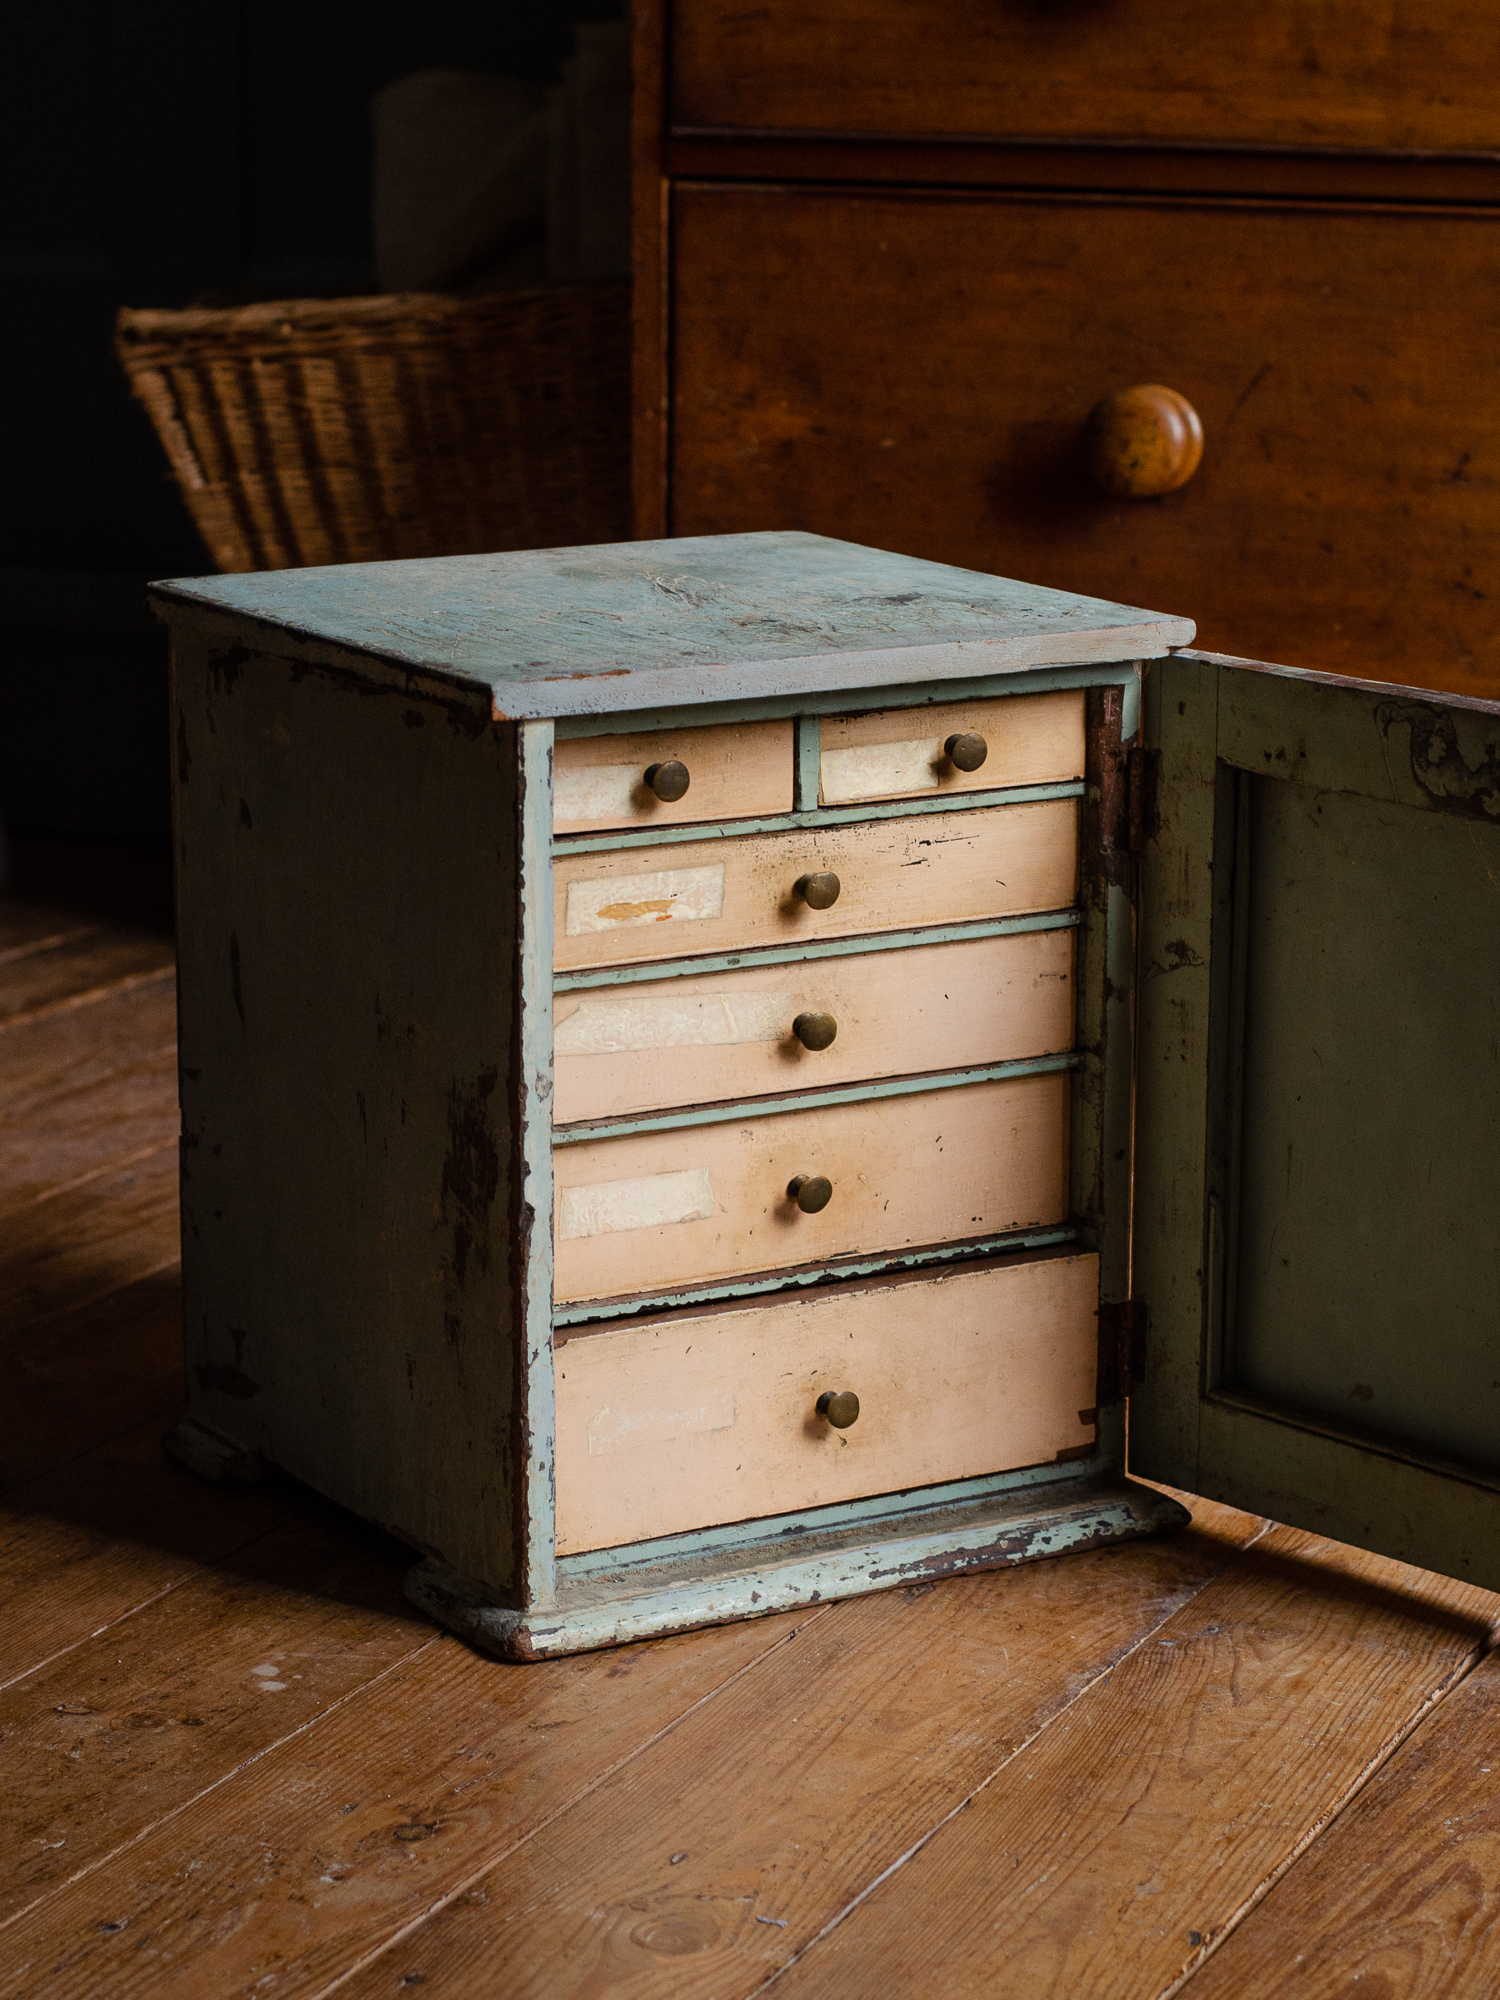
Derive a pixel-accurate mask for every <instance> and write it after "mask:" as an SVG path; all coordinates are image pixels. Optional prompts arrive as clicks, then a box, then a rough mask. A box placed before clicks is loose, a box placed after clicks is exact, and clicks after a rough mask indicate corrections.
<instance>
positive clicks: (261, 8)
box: [0, 0, 621, 890]
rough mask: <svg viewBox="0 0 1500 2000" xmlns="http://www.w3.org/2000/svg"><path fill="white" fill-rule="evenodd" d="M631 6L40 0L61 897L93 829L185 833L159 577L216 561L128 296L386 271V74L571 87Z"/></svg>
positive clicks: (13, 435)
mask: <svg viewBox="0 0 1500 2000" xmlns="http://www.w3.org/2000/svg"><path fill="white" fill-rule="evenodd" d="M620 11H621V8H620V6H619V4H617V0H301V4H296V5H294V4H292V0H155V4H151V0H49V4H48V5H47V6H45V7H33V8H28V9H24V10H22V11H21V13H20V14H18V16H17V17H16V19H15V20H14V22H13V25H12V28H11V30H10V34H9V37H8V45H9V47H10V49H11V51H12V54H11V60H10V77H11V84H10V88H9V90H8V92H7V98H8V102H7V106H6V116H5V118H4V119H3V120H0V188H3V201H0V285H3V300H4V312H3V321H0V324H3V327H4V341H5V357H4V359H5V365H4V370H3V376H0V379H3V382H4V385H5V387H4V401H5V409H4V442H5V448H4V455H3V464H4V468H5V477H4V481H3V494H0V506H3V509H4V540H3V544H0V564H3V567H0V822H3V823H4V826H5V827H6V828H7V829H8V831H9V833H10V836H11V852H12V861H13V875H14V879H15V885H16V886H17V887H33V888H41V889H43V890H45V889H46V888H47V887H48V886H49V883H48V881H47V880H45V879H43V878H46V877H48V876H49V875H58V876H59V878H61V876H63V875H66V874H67V873H68V867H67V850H69V849H76V848H77V846H78V844H79V843H80V842H88V843H91V844H94V843H100V842H105V843H108V844H109V845H110V847H111V848H113V849H116V850H124V849H135V850H137V851H138V853H139V854H140V855H141V857H142V859H143V861H144V859H145V857H146V856H148V855H151V856H155V857H161V856H163V854H164V850H165V847H166V844H167V841H168V837H169V832H170V804H169V795H168V788H167V760H166V651H165V643H164V639H163V635H162V632H161V629H160V628H159V627H158V626H157V625H156V623H155V621H154V620H153V619H152V618H150V616H149V615H148V614H147V613H146V611H145V609H144V602H143V596H142V592H143V588H144V585H145V583H146V581H147V579H148V578H151V577H164V576H182V575H195V574H201V573H203V572H204V571H206V570H208V569H209V568H210V567H211V565H210V563H209V559H208V557H207V554H206V553H205V551H204V548H203V544H202V543H201V542H200V540H199V539H198V535H197V532H196V530H195V529H194V527H193V525H192V522H191V520H190V519H189V517H188V514H187V511H186V509H185V508H184V507H183V505H182V503H181V501H180V500H179V498H178V496H177V490H176V487H175V486H174V485H173V483H172V481H171V479H170V477H169V475H168V472H167V467H166V460H165V457H164V455H163V453H162V450H161V447H160V446H159V445H158V443H157V441H156V438H155V436H154V434H153V432H152V431H151V428H150V426H149V424H148V422H147V420H146V417H145V414H144V412H143V411H142V410H141V409H140V408H139V407H138V406H137V405H136V404H135V403H134V402H133V401H132V399H131V397H130V395H129V392H128V390H127V388H126V385H125V380H124V376H123V374H122V373H121V370H120V368H119V365H118V363H117V362H116V361H115V358H114V354H113V351H112V347H111V339H112V327H113V321H114V315H115V312H116V310H117V309H118V308H119V307H120V306H124V305H128V306H183V305H187V304H188V303H189V302H191V301H192V300H193V299H195V298H196V297H197V296H198V295H199V294H200V293H204V292H218V293H225V294H228V295H230V296H232V297H234V298H237V299H240V298H242V299H245V300H250V299H270V298H289V297H310V296H329V295H334V294H338V293H353V292H364V291H373V290H374V289H375V288H376V287H375V274H374V268H373V264H372V262H371V253H370V237H369V186H370V138H369V130H370V123H369V104H370V98H371V96H372V95H373V94H374V92H375V91H377V90H379V89H380V88H381V86H382V85H384V84H387V83H390V82H392V81H393V80H394V79H395V78H396V77H399V76H404V75H406V74H408V73H409V72H410V71H412V70H418V69H428V68H438V67H442V68H456V69H479V70H489V71H492V72H494V73H497V74H503V75H510V76H519V77H523V78H525V79H527V80H529V81H533V82H537V83H548V82H552V81H554V80H555V78H556V75H557V72H558V67H559V65H560V63H561V61H562V59H563V58H564V56H566V55H567V54H568V53H569V52H570V49H571V45H572V23H573V22H574V21H577V20H597V19H604V18H610V17H614V16H618V14H619V13H620ZM116 859H117V860H118V861H121V862H122V864H123V863H124V861H125V857H124V856H123V855H117V856H116ZM75 872H76V871H75ZM125 872H126V873H127V874H128V873H129V872H130V871H129V867H128V865H126V866H125ZM147 872H148V873H149V872H150V865H148V867H147Z"/></svg>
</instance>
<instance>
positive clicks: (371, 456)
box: [116, 284, 630, 570]
mask: <svg viewBox="0 0 1500 2000" xmlns="http://www.w3.org/2000/svg"><path fill="white" fill-rule="evenodd" d="M629 322H630V314H629V288H628V287H627V286H624V285H615V284H611V285H568V286H555V287H549V288H548V289H546V290H544V291H533V292H510V293H498V294H496V295H494V296H492V297H486V298H479V299H451V298H439V297H429V296H427V295H426V294H421V293H408V294H396V295H393V296H390V297H384V298H365V299H299V300H294V301H292V302H290V303H287V304H273V305H255V306H242V307H237V308H235V309H233V310H231V311H191V312H129V311H127V312H122V313H121V314H120V317H119V320H118V322H117V331H116V344H117V349H118V352H119V355H120V358H121V360H122V361H123V363H124V365H125V370H126V373H127V374H128V375H129V377H130V383H131V387H132V389H133V390H134V392H135V394H136V396H137V397H138V398H139V399H140V401H141V402H142V403H144V404H145V406H146V409H147V411H148V412H149V413H150V417H151V421H152V423H153V424H155V426H156V429H157V433H158V435H159V436H160V438H161V441H162V443H163V444H164V445H165V446H166V451H167V456H168V458H169V459H170V460H171V462H172V469H173V471H174V472H175V473H176V475H177V479H178V483H179V484H180V485H181V487H182V491H183V496H184V498H185V499H186V501H187V504H188V506H189V508H190V509H191V510H192V515H193V519H194V520H195V521H196V522H197V524H198V527H199V530H200V531H201V533H202V535H203V538H204V540H205V541H206V542H207V543H208V546H209V549H210V550H211V551H212V554H213V559H214V561H215V563H216V564H217V565H218V567H219V568H220V569H221V570H252V569H292V568H299V567H302V566H303V565H306V564H310V563H340V562H372V561H380V560H383V559H386V558H389V557H396V556H439V555H469V554H475V553H478V552H481V551H484V550H488V549H527V548H552V547H558V546H564V545H568V544H572V543H577V542H602V541H619V540H623V539H624V538H626V537H627V536H628V535H629V533H630V503H629V487H630V463H629V361H630V352H629V350H630V324H629Z"/></svg>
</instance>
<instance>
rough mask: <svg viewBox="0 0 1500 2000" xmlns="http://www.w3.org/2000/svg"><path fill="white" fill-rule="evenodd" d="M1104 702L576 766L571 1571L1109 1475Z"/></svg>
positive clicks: (646, 746) (569, 1247) (992, 709)
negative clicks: (1083, 1069) (1075, 1079)
mask: <svg viewBox="0 0 1500 2000" xmlns="http://www.w3.org/2000/svg"><path fill="white" fill-rule="evenodd" d="M1084 701H1085V697H1084V694H1083V691H1082V690H1081V689H1068V690H1063V691H1059V692H1049V693H1044V694H1037V695H1031V696H1018V697H1014V698H1010V699H1001V700H978V701H971V702H966V703H964V702H960V703H947V704H939V705H935V706H934V705H925V706H920V707H904V708H887V709H882V710H877V711H874V712H866V713H860V714H851V715H825V716H823V717H822V718H821V721H820V720H819V719H818V718H815V717H809V718H786V719H777V720H768V721H759V722H747V723H744V724H741V725H736V726H731V727H712V726H709V727H700V728H692V727H688V728H682V729H677V730H673V731H669V732H663V733H647V734H620V735H590V736H580V737H571V738H563V739H562V740H560V741H559V742H558V743H557V746H556V754H555V776H554V813H555V820H554V824H555V830H556V835H557V840H556V848H555V858H554V869H553V879H554V937H555V955H554V964H555V968H556V978H555V988H556V994H555V1000H554V1022H555V1027H554V1089H553V1097H552V1102H553V1106H554V1115H555V1147H556V1151H555V1158H554V1182H555V1204H556V1206H555V1219H554V1246H555V1282H554V1300H555V1321H556V1333H555V1340H556V1343H557V1346H558V1352H557V1362H556V1396H557V1442H556V1509H557V1513H556V1526H557V1553H558V1555H559V1556H560V1557H561V1556H568V1555H573V1554H578V1553H581V1552H584V1551H588V1550H596V1549H601V1548H606V1547H614V1546H619V1545H621V1544H629V1543H634V1542H644V1541H649V1540H652V1539H653V1538H657V1537H662V1536H670V1535H674V1534H678V1533H682V1532H685V1531H688V1530H693V1529H701V1528H704V1527H710V1526H713V1525H715V1524H719V1523H725V1522H734V1521H749V1520H753V1519H756V1518H760V1517H764V1516H768V1515H787V1514H793V1513H796V1512H798V1511H799V1510H804V1509H808V1508H816V1507H823V1506H827V1505H830V1504H832V1503H836V1502H844V1501H850V1500H854V1499H858V1498H861V1497H863V1496H867V1495H873V1494H884V1493H892V1492H898V1491H902V1490H907V1489H911V1488H914V1487H929V1486H934V1485H938V1484H941V1483H943V1482H949V1481H958V1480H964V1479H970V1478H973V1477H976V1476H979V1475H984V1474H991V1473H996V1472H1001V1471H1004V1470H1007V1469H1009V1468H1012V1467H1016V1466H1034V1465H1039V1464H1045V1463H1049V1462H1055V1461H1065V1460H1069V1459H1073V1458H1078V1457H1083V1456H1086V1455H1088V1454H1089V1453H1090V1452H1091V1451H1092V1449H1093V1444H1094V1436H1095V1419H1096V1411H1095V1407H1094V1405H1095V1403H1096V1394H1095V1362H1096V1310H1097V1303H1098V1296H1099V1282H1098V1269H1097V1259H1096V1258H1095V1257H1094V1256H1093V1255H1092V1254H1089V1253H1084V1252H1080V1251H1078V1250H1076V1249H1070V1248H1069V1247H1067V1246H1068V1245H1069V1244H1070V1242H1071V1241H1072V1239H1073V1237H1074V1235H1075V1232H1074V1230H1073V1229H1072V1228H1070V1226H1069V1157H1068V1153H1069V1122H1070V1121H1069V1086H1070V1081H1071V1079H1070V1070H1071V1068H1072V1065H1073V1061H1074V1058H1073V1054H1072V1051H1073V1047H1074V1039H1075V1018H1076V1013H1075V991H1074V988H1075V934H1076V927H1077V924H1078V921H1079V910H1078V883H1079V832H1078V795H1079V794H1081V792H1082V790H1083V771H1084V735H1085V730H1084V720H1085V716H1084ZM799 773H802V774H805V777H806V792H807V794H808V795H809V804H811V803H812V800H811V796H810V795H811V794H812V792H813V787H814V773H815V782H816V806H815V809H814V811H813V812H812V813H811V814H807V813H804V814H803V815H802V816H801V823H800V824H798V823H794V824H791V825H787V824H785V822H786V821H787V820H788V819H790V818H791V816H792V814H793V813H794V810H795V808H796V806H797V804H798V798H799V784H798V781H799ZM1017 787H1023V788H1038V787H1040V788H1044V790H1045V792H1046V794H1047V796H1044V797H1043V798H1041V799H1036V798H1035V797H1034V796H1032V795H1031V791H1030V789H1028V791H1027V792H1026V793H1025V794H1023V796H1026V797H1027V798H1028V799H1029V802H1026V803H1009V802H1006V801H1007V800H1008V799H1009V798H1010V797H1011V796H1012V795H1013V788H1017ZM779 821H780V822H782V824H778V822H779ZM1018 1253H1020V1254H1018Z"/></svg>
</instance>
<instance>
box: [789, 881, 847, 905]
mask: <svg viewBox="0 0 1500 2000" xmlns="http://www.w3.org/2000/svg"><path fill="white" fill-rule="evenodd" d="M843 886H844V885H843V883H842V882H840V880H839V878H838V876H837V875H799V876H798V878H797V881H796V883H795V885H794V887H795V893H796V894H797V895H799V896H800V897H801V898H802V900H803V902H804V903H806V905H807V907H808V908H809V909H810V910H831V909H832V908H833V906H834V904H835V903H836V902H837V901H838V899H839V890H840V889H841V888H842V887H843Z"/></svg>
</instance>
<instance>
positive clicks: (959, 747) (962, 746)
mask: <svg viewBox="0 0 1500 2000" xmlns="http://www.w3.org/2000/svg"><path fill="white" fill-rule="evenodd" d="M943 750H944V753H945V754H946V756H947V759H948V762H949V763H950V764H951V765H952V766H953V768H954V770H955V771H977V770H978V769H979V767H980V765H981V764H982V763H983V762H984V760H985V758H986V757H988V756H989V754H990V746H989V744H988V743H986V742H985V740H984V738H983V737H982V736H950V737H949V738H948V741H947V742H946V743H945V744H944V745H943Z"/></svg>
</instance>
